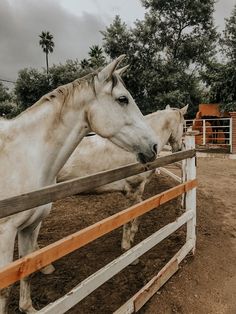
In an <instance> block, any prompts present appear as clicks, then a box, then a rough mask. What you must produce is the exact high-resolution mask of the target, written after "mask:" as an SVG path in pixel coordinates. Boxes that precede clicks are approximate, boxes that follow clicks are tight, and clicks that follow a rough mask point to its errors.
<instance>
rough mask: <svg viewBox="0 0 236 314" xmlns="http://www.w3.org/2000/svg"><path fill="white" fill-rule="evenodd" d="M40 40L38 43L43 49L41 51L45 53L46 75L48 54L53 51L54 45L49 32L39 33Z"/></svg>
mask: <svg viewBox="0 0 236 314" xmlns="http://www.w3.org/2000/svg"><path fill="white" fill-rule="evenodd" d="M39 37H40V40H39V44H40V46H41V47H42V49H43V52H45V54H46V69H47V75H48V54H49V53H52V52H53V48H54V46H55V44H54V42H53V35H51V34H50V32H47V31H45V32H42V33H41V35H39Z"/></svg>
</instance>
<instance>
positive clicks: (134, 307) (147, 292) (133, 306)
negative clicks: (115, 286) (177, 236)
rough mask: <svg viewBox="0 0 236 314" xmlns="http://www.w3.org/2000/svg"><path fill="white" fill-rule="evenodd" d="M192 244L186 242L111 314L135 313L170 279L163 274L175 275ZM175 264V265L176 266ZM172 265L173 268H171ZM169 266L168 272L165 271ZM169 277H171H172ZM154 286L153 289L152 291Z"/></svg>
mask: <svg viewBox="0 0 236 314" xmlns="http://www.w3.org/2000/svg"><path fill="white" fill-rule="evenodd" d="M192 248H193V242H192V241H188V242H186V243H185V244H184V245H183V246H182V248H181V249H180V250H179V251H178V252H177V253H176V254H175V255H174V256H173V257H172V258H171V259H170V261H169V262H168V263H167V264H166V265H165V266H164V267H163V268H162V269H161V270H160V271H159V273H158V274H157V275H156V276H154V277H153V278H152V279H151V280H150V281H149V282H148V283H147V284H146V285H145V286H144V287H143V288H142V289H140V290H139V291H138V292H137V293H136V294H135V295H134V296H133V297H132V298H130V299H129V300H128V301H127V302H126V303H124V304H123V305H122V306H121V307H120V308H119V309H118V310H116V311H115V312H114V313H113V314H123V313H126V314H131V313H134V312H135V311H136V312H137V311H138V310H139V309H140V308H141V307H142V306H143V305H144V304H145V303H146V302H147V301H148V300H149V299H150V298H151V297H152V296H153V295H154V293H156V292H157V291H158V290H159V289H160V288H161V287H162V286H163V285H164V284H165V283H166V281H167V280H168V279H169V278H170V277H169V276H167V275H165V277H163V273H166V272H167V274H168V273H169V274H170V273H171V274H172V275H173V274H174V273H175V270H176V268H178V264H180V263H181V261H182V260H183V259H184V258H185V256H186V255H187V254H188V253H189V252H190V251H191V250H192ZM176 264H177V265H176ZM171 265H173V266H171ZM169 266H170V270H167V269H168V268H169ZM172 275H171V276H172ZM164 278H165V279H166V280H164ZM154 286H155V289H154ZM144 301H145V302H144Z"/></svg>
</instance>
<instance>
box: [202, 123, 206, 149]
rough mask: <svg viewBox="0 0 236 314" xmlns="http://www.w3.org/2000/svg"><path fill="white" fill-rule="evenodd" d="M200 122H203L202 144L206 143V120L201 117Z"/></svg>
mask: <svg viewBox="0 0 236 314" xmlns="http://www.w3.org/2000/svg"><path fill="white" fill-rule="evenodd" d="M202 123H203V128H202V132H203V134H202V144H203V145H206V120H205V119H203V120H202Z"/></svg>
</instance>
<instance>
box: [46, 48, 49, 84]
mask: <svg viewBox="0 0 236 314" xmlns="http://www.w3.org/2000/svg"><path fill="white" fill-rule="evenodd" d="M46 67H47V80H48V83H49V78H48V52H46Z"/></svg>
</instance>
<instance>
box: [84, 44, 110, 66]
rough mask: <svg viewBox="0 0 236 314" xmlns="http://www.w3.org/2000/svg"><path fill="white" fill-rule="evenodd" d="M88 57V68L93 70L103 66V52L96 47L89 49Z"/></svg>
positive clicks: (104, 59)
mask: <svg viewBox="0 0 236 314" xmlns="http://www.w3.org/2000/svg"><path fill="white" fill-rule="evenodd" d="M89 49H90V51H89V53H88V54H89V56H90V58H89V59H88V60H89V62H90V66H91V67H92V68H94V69H96V68H99V67H102V66H104V65H105V62H106V58H105V57H104V56H103V50H102V48H100V47H99V46H98V45H93V46H92V47H90V48H89Z"/></svg>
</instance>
